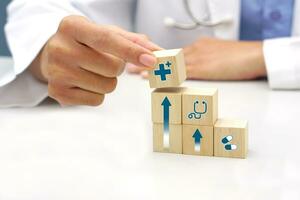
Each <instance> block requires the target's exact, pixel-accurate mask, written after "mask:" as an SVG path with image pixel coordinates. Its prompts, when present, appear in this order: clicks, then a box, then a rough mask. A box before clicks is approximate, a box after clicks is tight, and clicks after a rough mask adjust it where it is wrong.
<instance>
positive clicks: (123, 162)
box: [0, 62, 300, 200]
mask: <svg viewBox="0 0 300 200" xmlns="http://www.w3.org/2000/svg"><path fill="white" fill-rule="evenodd" d="M0 66H1V62H0ZM184 86H195V87H217V88H219V111H220V112H219V115H220V117H226V118H241V119H247V120H249V125H250V129H249V131H250V132H249V155H248V158H247V159H245V160H243V159H230V158H217V157H198V156H187V155H176V154H163V153H153V152H152V128H151V127H152V123H151V116H150V115H151V113H150V110H151V107H150V100H151V99H150V93H151V90H150V89H149V86H148V82H147V81H145V80H142V79H141V78H139V77H136V76H130V75H124V76H122V77H121V78H120V80H119V86H118V88H117V90H116V91H115V92H114V93H113V94H111V95H108V96H107V98H106V101H105V103H104V104H103V105H102V106H101V107H97V108H89V107H68V108H61V107H60V106H58V105H57V104H55V103H53V102H51V101H50V102H49V101H47V102H45V103H43V104H42V105H41V106H39V107H35V108H14V109H1V110H0V162H1V163H0V199H1V200H33V199H34V200H41V199H42V200H48V199H49V200H50V199H51V200H54V199H55V200H66V199H72V200H79V199H84V200H94V199H95V200H96V199H103V200H107V199H128V200H135V199H137V200H142V199H143V200H148V199H151V200H152V199H153V200H154V199H155V200H156V199H172V200H177V199H178V200H182V199H188V200H193V199H195V200H200V199H222V200H225V199H228V200H229V199H230V200H235V199H237V200H241V199H243V200H248V199H256V200H258V199H261V200H268V199H272V200H277V199H287V200H294V199H295V200H299V199H300V156H299V154H300V131H299V124H298V123H300V120H299V115H300V93H299V92H298V91H271V90H270V89H269V88H268V85H267V83H266V82H265V81H253V82H198V81H187V82H185V83H184ZM0 98H1V97H0Z"/></svg>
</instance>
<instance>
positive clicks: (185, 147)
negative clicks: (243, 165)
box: [149, 49, 248, 158]
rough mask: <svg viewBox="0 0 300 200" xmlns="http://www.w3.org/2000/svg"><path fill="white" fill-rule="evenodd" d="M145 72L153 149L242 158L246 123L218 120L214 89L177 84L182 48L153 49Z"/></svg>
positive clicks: (181, 74) (181, 71) (181, 77)
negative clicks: (149, 93) (152, 60)
mask: <svg viewBox="0 0 300 200" xmlns="http://www.w3.org/2000/svg"><path fill="white" fill-rule="evenodd" d="M154 55H155V56H156V57H157V60H158V61H157V64H156V66H155V68H154V69H153V70H151V71H150V73H149V82H150V87H151V88H157V89H155V90H154V91H153V92H152V121H153V150H154V151H155V152H167V153H179V154H182V153H183V154H189V155H201V156H220V157H235V158H246V156H247V149H248V125H247V121H244V120H228V119H218V90H217V89H216V88H183V87H179V86H180V85H181V83H182V82H183V81H184V80H185V79H186V70H185V69H186V68H185V62H184V55H183V52H182V49H173V50H162V51H156V52H154Z"/></svg>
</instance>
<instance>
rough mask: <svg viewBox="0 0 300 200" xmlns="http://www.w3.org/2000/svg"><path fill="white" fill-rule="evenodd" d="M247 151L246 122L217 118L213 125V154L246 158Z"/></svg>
mask: <svg viewBox="0 0 300 200" xmlns="http://www.w3.org/2000/svg"><path fill="white" fill-rule="evenodd" d="M247 152H248V122H247V121H245V120H228V119H218V121H217V122H216V124H215V127H214V155H215V156H219V157H233V158H246V156H247Z"/></svg>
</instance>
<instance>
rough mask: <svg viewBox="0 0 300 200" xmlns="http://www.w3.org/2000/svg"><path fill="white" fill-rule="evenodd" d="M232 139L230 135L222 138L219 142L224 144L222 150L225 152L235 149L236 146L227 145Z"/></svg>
mask: <svg viewBox="0 0 300 200" xmlns="http://www.w3.org/2000/svg"><path fill="white" fill-rule="evenodd" d="M232 139H233V137H232V136H231V135H227V136H225V137H223V138H222V140H221V142H222V144H224V149H225V150H226V151H233V150H236V149H237V145H235V144H230V143H229V142H230V141H231V140H232Z"/></svg>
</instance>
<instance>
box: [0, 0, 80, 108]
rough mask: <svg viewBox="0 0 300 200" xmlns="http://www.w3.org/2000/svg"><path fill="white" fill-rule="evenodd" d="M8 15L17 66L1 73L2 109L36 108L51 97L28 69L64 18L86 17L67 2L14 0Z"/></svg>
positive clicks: (8, 67)
mask: <svg viewBox="0 0 300 200" xmlns="http://www.w3.org/2000/svg"><path fill="white" fill-rule="evenodd" d="M7 13H8V20H7V24H6V26H5V33H6V38H7V41H8V45H9V47H10V50H11V53H12V56H13V60H14V64H13V65H5V66H4V67H3V69H2V70H1V73H0V94H1V98H0V107H12V106H35V105H37V104H39V103H40V102H41V101H42V100H43V99H44V98H46V97H47V96H48V92H47V86H46V84H44V83H41V82H39V81H37V80H35V79H34V77H33V76H32V75H31V74H30V73H29V72H28V70H27V68H28V66H29V65H30V63H31V62H32V61H33V60H34V58H35V57H36V56H37V54H38V53H39V51H40V50H41V49H42V47H43V46H44V44H45V43H46V42H47V40H48V39H49V38H50V37H51V36H52V35H53V34H54V33H55V32H56V31H57V28H58V26H59V23H60V21H61V20H62V18H64V17H65V16H68V15H71V14H77V15H83V14H82V13H81V12H80V11H79V10H77V9H76V8H75V7H74V6H72V5H71V3H70V2H69V1H65V0H60V1H49V0H48V1H47V0H14V1H12V2H11V3H10V5H9V6H8V8H7Z"/></svg>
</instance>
